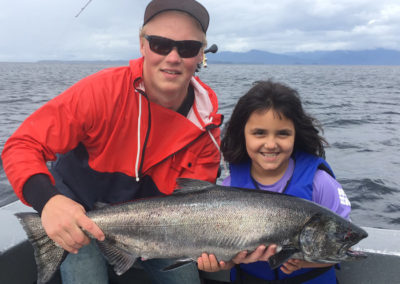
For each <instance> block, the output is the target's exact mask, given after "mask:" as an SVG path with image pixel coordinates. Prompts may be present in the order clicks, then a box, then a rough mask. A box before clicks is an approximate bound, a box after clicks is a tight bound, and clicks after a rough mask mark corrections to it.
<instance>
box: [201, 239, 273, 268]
mask: <svg viewBox="0 0 400 284" xmlns="http://www.w3.org/2000/svg"><path fill="white" fill-rule="evenodd" d="M275 252H276V245H270V246H269V247H268V248H267V247H266V246H265V245H261V246H259V247H258V248H257V249H256V250H255V251H253V252H252V253H250V254H249V253H248V252H247V251H242V252H239V253H238V254H237V255H236V256H235V257H234V258H233V259H232V260H230V261H229V262H224V261H220V262H218V261H217V259H216V257H215V255H213V254H210V255H208V254H206V253H203V254H202V255H201V257H199V258H198V259H197V267H198V269H199V270H204V271H207V272H216V271H220V270H226V269H231V268H232V267H233V266H235V264H240V263H251V262H256V261H268V259H269V258H270V257H271V256H272V255H273V254H275Z"/></svg>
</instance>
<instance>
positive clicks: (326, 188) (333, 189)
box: [313, 170, 351, 219]
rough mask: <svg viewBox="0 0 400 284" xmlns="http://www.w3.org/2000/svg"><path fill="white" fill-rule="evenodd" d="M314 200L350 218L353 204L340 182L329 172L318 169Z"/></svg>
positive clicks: (315, 179) (314, 185) (314, 184)
mask: <svg viewBox="0 0 400 284" xmlns="http://www.w3.org/2000/svg"><path fill="white" fill-rule="evenodd" d="M313 201H314V202H315V203H318V204H319V205H322V206H324V207H326V208H328V209H330V210H332V211H333V212H335V213H336V214H338V215H340V216H342V217H343V218H345V219H349V215H350V211H351V204H350V201H349V199H348V198H347V196H346V193H345V192H344V191H343V189H342V186H341V185H340V183H339V182H338V181H337V180H335V179H334V178H333V177H331V176H330V175H329V174H328V173H327V172H325V171H322V170H318V171H317V172H316V173H315V177H314V181H313Z"/></svg>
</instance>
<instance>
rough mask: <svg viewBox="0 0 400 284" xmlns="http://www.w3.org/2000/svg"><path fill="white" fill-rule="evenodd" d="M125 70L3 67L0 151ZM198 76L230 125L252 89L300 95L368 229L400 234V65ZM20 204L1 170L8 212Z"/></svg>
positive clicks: (263, 68)
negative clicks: (91, 81) (20, 130)
mask: <svg viewBox="0 0 400 284" xmlns="http://www.w3.org/2000/svg"><path fill="white" fill-rule="evenodd" d="M121 64H122V65H125V64H127V62H122V63H118V64H116V63H99V64H97V63H0V150H2V149H3V146H4V143H5V141H6V139H7V138H8V137H9V136H10V135H11V134H12V133H13V132H14V131H15V130H16V128H17V127H18V125H19V124H20V123H21V122H22V121H23V120H24V119H25V118H26V117H27V116H28V115H29V114H30V113H32V112H33V111H34V110H35V109H37V108H38V107H39V106H41V105H42V104H43V103H45V102H46V101H47V100H49V99H51V98H53V97H54V96H56V95H57V94H59V93H60V92H62V91H63V90H65V89H66V88H68V87H69V86H70V85H71V84H73V83H74V82H76V81H77V80H79V79H81V78H83V77H84V76H87V75H89V74H91V73H94V72H96V71H98V70H101V69H103V68H106V67H111V66H116V65H121ZM198 75H199V76H200V78H202V79H203V80H204V81H205V82H206V83H208V84H209V85H210V86H211V87H212V88H213V89H214V90H215V91H216V92H217V94H218V96H219V101H220V112H221V113H222V114H224V115H225V121H227V120H228V119H229V116H230V113H231V111H232V108H233V106H234V105H235V102H236V101H237V99H238V98H239V97H240V96H241V95H242V94H244V93H245V92H246V91H247V90H248V89H249V88H250V87H251V84H252V82H254V81H256V80H261V79H273V80H275V81H280V82H283V83H286V84H288V85H289V86H291V87H293V88H296V89H297V90H298V91H299V93H300V95H301V97H302V100H303V103H304V106H305V108H306V110H307V111H308V112H309V113H310V114H312V115H313V116H314V117H316V118H317V119H318V120H319V121H320V122H321V123H322V125H323V126H324V130H325V132H324V136H325V137H326V139H327V140H328V142H329V143H330V147H329V148H327V160H328V162H329V163H330V164H331V166H332V168H333V170H334V171H335V174H336V176H337V178H338V180H339V181H340V182H341V184H342V185H343V188H344V189H345V191H346V192H347V195H348V196H349V199H350V200H351V203H352V208H353V210H352V214H351V218H352V219H353V221H354V222H356V223H357V224H359V225H363V226H371V227H378V228H388V229H400V154H399V153H400V66H394V67H393V66H391V67H386V66H303V65H299V66H276V65H220V64H216V65H209V66H208V68H205V69H202V70H201V71H200V72H199V73H198ZM13 200H15V196H14V194H13V193H12V190H11V187H10V185H9V183H8V181H7V179H6V177H5V174H4V171H3V168H2V166H1V164H0V206H1V205H4V204H7V203H9V202H11V201H13Z"/></svg>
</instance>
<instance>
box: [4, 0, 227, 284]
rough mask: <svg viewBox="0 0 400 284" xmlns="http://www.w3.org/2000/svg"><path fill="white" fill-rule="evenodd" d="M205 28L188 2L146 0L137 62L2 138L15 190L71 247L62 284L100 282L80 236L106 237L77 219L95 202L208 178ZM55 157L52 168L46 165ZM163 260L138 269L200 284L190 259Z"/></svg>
mask: <svg viewBox="0 0 400 284" xmlns="http://www.w3.org/2000/svg"><path fill="white" fill-rule="evenodd" d="M208 24H209V15H208V12H207V10H206V9H205V8H204V7H203V6H202V5H201V4H199V3H198V2H196V1H194V0H185V1H183V0H153V1H151V2H150V3H149V4H148V6H147V8H146V11H145V14H144V22H143V28H142V30H141V32H140V51H141V54H142V56H143V57H142V58H139V59H136V60H132V61H131V62H130V64H129V67H119V68H110V69H106V70H103V71H100V72H98V73H96V74H94V75H91V76H89V77H87V78H84V79H83V80H81V81H80V82H78V83H76V84H75V85H73V86H72V87H71V88H69V89H68V90H66V91H65V92H63V93H62V94H61V95H59V96H58V97H56V98H54V99H53V100H51V101H49V102H48V103H46V104H45V105H44V106H43V107H41V108H40V109H39V110H37V111H36V112H35V113H33V114H32V115H31V116H30V117H28V118H27V119H26V120H25V121H24V122H23V123H22V125H21V126H20V127H19V128H18V130H17V131H16V132H15V133H14V134H13V135H12V136H11V137H10V138H9V140H8V141H7V143H6V144H5V147H4V151H3V153H2V159H3V165H4V169H5V172H6V174H7V176H8V178H9V180H10V182H11V184H12V186H13V188H14V190H15V192H16V194H17V195H18V197H19V198H20V199H21V201H22V202H24V203H25V204H27V205H31V206H33V207H34V208H35V209H36V210H37V211H38V212H39V213H40V214H41V218H42V224H43V227H44V228H45V230H46V232H47V234H48V235H49V237H50V238H51V239H52V240H54V241H55V242H56V243H57V244H58V245H60V246H62V247H63V248H64V249H65V250H67V251H68V252H70V253H71V254H69V255H68V257H67V259H66V261H65V262H64V263H63V265H62V267H61V274H62V278H63V283H64V284H65V283H75V284H76V283H96V284H100V283H108V280H107V270H106V265H105V262H104V259H103V257H102V256H101V255H100V254H99V253H98V250H97V248H96V246H95V245H94V244H93V243H91V244H90V241H89V238H88V237H87V236H86V235H85V234H84V233H83V230H85V231H87V232H89V233H90V234H91V235H93V236H94V237H95V238H96V239H98V240H100V241H101V240H103V239H104V234H103V232H102V231H101V229H100V228H99V227H98V226H97V225H96V224H95V223H94V222H92V221H91V220H90V219H89V218H88V217H87V216H86V215H85V212H86V211H87V210H90V209H92V208H93V206H94V204H95V202H98V201H100V202H107V203H117V202H124V201H128V200H132V199H136V198H142V197H148V196H155V195H161V194H171V193H172V192H173V190H174V188H175V186H176V183H175V180H176V178H177V177H187V178H196V179H202V180H207V181H210V182H215V180H216V177H217V172H218V167H219V157H220V154H219V149H218V143H219V141H220V130H219V128H218V127H219V125H220V124H221V121H222V117H221V115H220V114H218V113H217V108H218V104H217V98H216V95H215V93H214V92H213V91H212V90H211V88H209V87H208V86H206V85H205V84H204V83H202V82H201V81H200V80H199V79H198V78H195V77H193V74H194V72H195V70H196V67H197V64H198V63H200V62H201V61H202V59H203V48H204V47H205V46H206V37H205V34H206V31H207V28H208ZM56 159H57V162H56V163H55V166H54V167H53V168H52V169H51V172H50V171H49V170H48V168H47V166H46V162H47V161H51V160H52V161H53V160H56ZM89 244H90V245H89ZM78 251H79V253H78ZM171 261H172V260H169V262H168V260H147V261H143V262H142V265H143V266H144V268H145V269H146V270H147V271H149V272H150V273H149V274H151V275H152V277H154V281H158V282H159V283H200V281H199V276H198V271H197V268H196V266H194V265H185V266H183V267H181V268H179V269H176V270H172V271H171V272H160V271H159V269H160V268H164V267H165V266H166V265H167V264H171Z"/></svg>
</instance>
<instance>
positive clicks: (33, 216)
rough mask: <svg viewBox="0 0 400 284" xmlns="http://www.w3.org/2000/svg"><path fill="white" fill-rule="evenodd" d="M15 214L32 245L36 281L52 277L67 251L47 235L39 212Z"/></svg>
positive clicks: (40, 283) (46, 280)
mask: <svg viewBox="0 0 400 284" xmlns="http://www.w3.org/2000/svg"><path fill="white" fill-rule="evenodd" d="M15 216H17V218H18V220H19V221H20V223H21V224H22V227H23V228H24V230H25V232H26V234H27V236H28V240H29V241H30V243H31V244H32V246H33V251H34V255H35V261H36V266H37V271H38V279H37V283H38V284H43V283H46V282H48V281H50V279H51V278H52V277H53V275H54V274H55V272H56V271H57V269H58V268H59V267H60V265H61V263H62V262H63V260H64V259H65V257H66V256H67V254H68V253H67V252H66V251H65V250H64V249H63V248H61V247H59V246H57V245H56V243H55V242H54V241H53V240H51V239H50V238H49V237H48V236H47V234H46V231H45V230H44V228H43V226H42V222H41V219H40V217H39V214H37V213H17V214H15Z"/></svg>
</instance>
